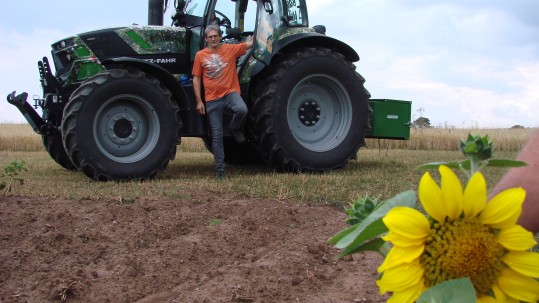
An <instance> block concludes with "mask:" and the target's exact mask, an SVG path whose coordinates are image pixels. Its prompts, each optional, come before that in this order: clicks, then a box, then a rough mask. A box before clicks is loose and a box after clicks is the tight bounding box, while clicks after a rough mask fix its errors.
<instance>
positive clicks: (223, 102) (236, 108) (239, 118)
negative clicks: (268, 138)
mask: <svg viewBox="0 0 539 303" xmlns="http://www.w3.org/2000/svg"><path fill="white" fill-rule="evenodd" d="M225 111H228V112H231V113H232V120H230V124H229V125H228V128H229V129H240V128H241V127H242V126H243V119H245V116H246V115H247V106H246V105H245V102H243V99H242V98H241V96H240V95H239V94H238V93H236V92H232V93H230V94H228V95H225V96H224V97H222V98H219V99H215V100H212V101H209V102H206V115H207V117H208V121H209V123H210V131H211V138H212V150H213V158H214V161H215V168H216V169H217V170H224V169H225V151H224V147H223V118H224V115H225Z"/></svg>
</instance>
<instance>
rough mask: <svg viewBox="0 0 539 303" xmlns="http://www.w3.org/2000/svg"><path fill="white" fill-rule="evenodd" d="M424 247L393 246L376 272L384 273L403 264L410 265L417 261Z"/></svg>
mask: <svg viewBox="0 0 539 303" xmlns="http://www.w3.org/2000/svg"><path fill="white" fill-rule="evenodd" d="M424 249H425V245H415V246H409V247H402V246H393V248H392V249H391V250H390V251H389V254H387V256H386V258H385V260H384V262H383V263H382V265H380V267H378V272H383V271H386V270H387V269H389V268H392V267H395V266H399V265H401V264H404V263H410V262H412V261H414V260H415V259H418V258H419V256H420V255H421V253H422V252H423V250H424Z"/></svg>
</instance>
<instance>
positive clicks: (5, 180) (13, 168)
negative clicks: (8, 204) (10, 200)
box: [0, 160, 28, 195]
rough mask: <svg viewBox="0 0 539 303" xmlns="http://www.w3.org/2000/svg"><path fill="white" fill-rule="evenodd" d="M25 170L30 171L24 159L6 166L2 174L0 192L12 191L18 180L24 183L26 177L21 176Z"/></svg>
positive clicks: (0, 176) (21, 183)
mask: <svg viewBox="0 0 539 303" xmlns="http://www.w3.org/2000/svg"><path fill="white" fill-rule="evenodd" d="M23 171H28V170H27V169H26V163H25V162H24V161H23V160H15V161H13V162H11V163H9V164H8V165H6V166H4V170H3V172H2V175H0V193H1V194H2V195H7V194H8V193H11V191H12V189H13V184H14V183H15V182H17V181H18V182H19V184H20V185H23V184H24V179H23V178H22V177H20V176H19V175H20V174H21V173H22V172H23Z"/></svg>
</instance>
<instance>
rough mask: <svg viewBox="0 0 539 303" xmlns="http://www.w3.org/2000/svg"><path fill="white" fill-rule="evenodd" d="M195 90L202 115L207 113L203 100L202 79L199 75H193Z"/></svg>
mask: <svg viewBox="0 0 539 303" xmlns="http://www.w3.org/2000/svg"><path fill="white" fill-rule="evenodd" d="M193 90H194V91H195V98H196V101H197V112H198V113H199V114H201V115H204V114H206V110H205V108H204V103H203V102H202V81H201V79H200V77H199V76H193Z"/></svg>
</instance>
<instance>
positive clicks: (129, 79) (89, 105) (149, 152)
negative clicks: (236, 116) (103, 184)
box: [62, 69, 181, 181]
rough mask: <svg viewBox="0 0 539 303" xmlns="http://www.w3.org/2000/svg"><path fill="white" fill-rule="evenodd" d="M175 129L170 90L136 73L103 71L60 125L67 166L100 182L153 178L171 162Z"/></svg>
mask: <svg viewBox="0 0 539 303" xmlns="http://www.w3.org/2000/svg"><path fill="white" fill-rule="evenodd" d="M180 129H181V120H180V118H179V108H178V105H177V104H176V103H175V102H174V101H173V100H172V97H171V93H170V91H169V90H168V89H166V88H165V87H164V86H163V85H161V84H160V82H159V81H158V80H157V79H156V78H154V77H152V76H150V75H148V74H145V73H143V72H142V71H138V70H134V71H127V70H121V69H117V70H108V71H106V72H103V73H101V74H98V75H96V76H94V77H93V78H91V79H89V80H87V81H86V82H84V83H83V84H82V85H81V86H80V87H79V88H78V89H77V90H76V91H75V92H74V93H73V94H72V96H71V98H70V101H69V102H68V104H67V105H66V107H65V109H64V117H63V120H62V137H63V141H64V145H65V147H66V150H67V152H68V154H69V156H70V158H71V160H72V161H73V163H74V164H75V165H76V166H77V167H79V169H80V170H82V171H83V172H84V174H86V175H87V176H88V177H90V178H92V179H96V180H103V181H106V180H131V179H150V178H153V177H154V176H155V175H156V174H157V173H158V172H159V171H162V170H164V169H165V168H166V167H167V165H168V162H169V161H170V160H172V159H174V157H175V155H176V145H177V144H178V143H179V139H180Z"/></svg>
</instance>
